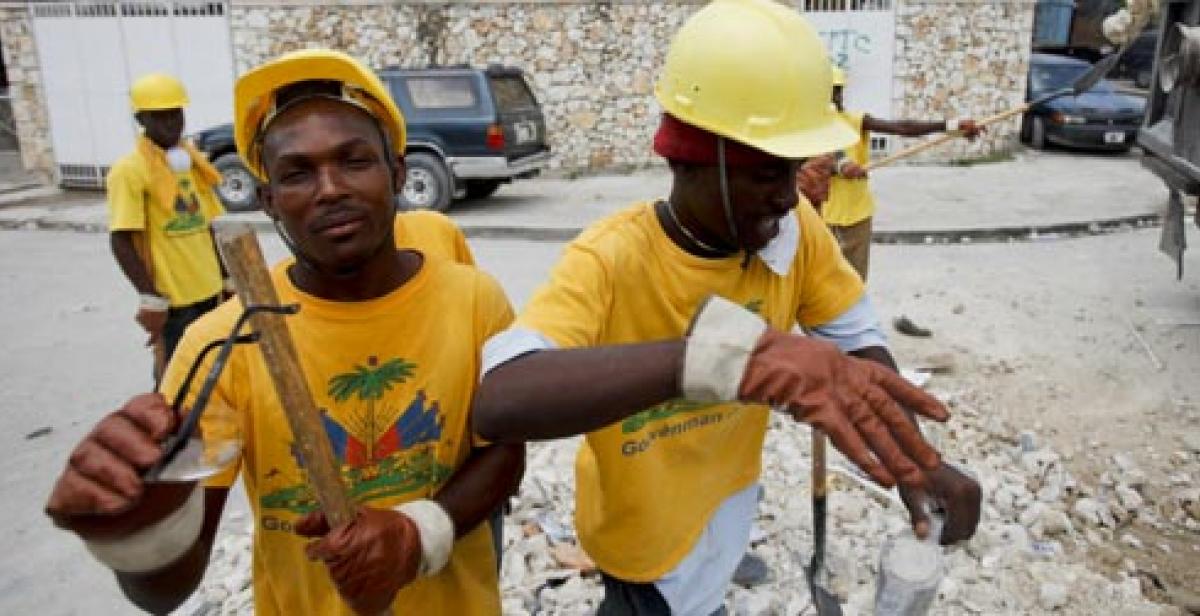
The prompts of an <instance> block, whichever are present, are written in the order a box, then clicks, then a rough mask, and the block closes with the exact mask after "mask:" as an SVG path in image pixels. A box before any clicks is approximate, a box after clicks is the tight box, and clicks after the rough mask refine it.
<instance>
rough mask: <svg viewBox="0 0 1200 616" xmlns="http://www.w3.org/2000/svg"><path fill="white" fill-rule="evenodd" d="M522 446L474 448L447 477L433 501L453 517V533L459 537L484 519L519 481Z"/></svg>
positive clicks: (523, 447) (521, 469)
mask: <svg viewBox="0 0 1200 616" xmlns="http://www.w3.org/2000/svg"><path fill="white" fill-rule="evenodd" d="M524 473H525V445H524V444H523V443H522V444H517V445H492V446H489V447H483V448H479V449H475V450H474V451H472V452H471V457H469V458H467V461H466V463H465V464H464V465H463V466H462V467H460V468H459V469H458V470H457V471H456V472H455V473H454V476H453V477H451V478H450V480H449V481H448V482H446V485H445V486H443V487H442V490H441V491H440V492H438V494H437V497H436V500H437V502H438V504H440V505H441V506H442V508H443V509H445V510H446V513H447V514H448V515H449V516H450V519H452V520H454V535H455V537H462V536H463V535H465V534H467V533H469V532H471V531H472V530H474V528H475V527H476V526H479V523H480V522H483V521H484V520H486V519H488V517H489V516H491V515H492V512H494V511H495V510H496V508H497V507H499V506H500V505H502V504H503V503H504V500H505V499H507V498H508V497H509V495H511V494H512V493H513V492H514V491H516V489H517V485H519V484H520V483H521V476H522V475H523V474H524Z"/></svg>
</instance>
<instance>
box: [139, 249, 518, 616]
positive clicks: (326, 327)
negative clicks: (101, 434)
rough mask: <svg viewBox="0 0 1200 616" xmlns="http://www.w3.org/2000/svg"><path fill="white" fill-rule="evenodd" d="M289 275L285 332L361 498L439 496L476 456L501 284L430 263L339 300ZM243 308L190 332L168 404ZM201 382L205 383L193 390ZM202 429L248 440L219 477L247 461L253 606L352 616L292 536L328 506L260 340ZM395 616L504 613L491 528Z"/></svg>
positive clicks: (239, 356) (281, 278)
mask: <svg viewBox="0 0 1200 616" xmlns="http://www.w3.org/2000/svg"><path fill="white" fill-rule="evenodd" d="M286 270H287V268H286V266H285V265H279V266H276V268H274V270H273V272H272V277H273V279H274V282H275V286H276V288H277V290H278V292H279V296H280V301H282V302H284V303H289V302H298V303H299V304H300V306H301V309H300V312H299V314H296V315H294V316H289V317H287V324H288V328H289V330H290V331H291V333H292V337H293V340H294V342H295V345H296V350H297V351H298V354H299V357H300V363H301V365H302V367H303V369H304V374H305V375H306V376H307V377H308V382H309V388H310V389H311V391H312V394H313V397H314V399H315V402H316V405H317V407H318V408H319V409H320V410H321V413H322V416H323V424H324V427H325V430H326V432H327V434H328V436H329V440H330V443H331V445H332V446H333V451H334V455H335V457H336V458H337V459H338V460H339V462H340V463H341V472H342V476H343V478H344V480H345V482H346V483H347V485H348V486H349V490H350V495H351V497H352V498H353V499H354V500H355V501H357V502H360V503H366V504H369V505H370V506H372V507H379V508H391V507H394V506H396V505H398V504H400V503H403V502H406V501H411V500H416V499H420V498H429V497H431V496H433V495H434V494H436V493H437V492H438V490H439V489H440V488H441V486H442V485H443V484H444V483H445V482H446V481H447V480H448V479H449V478H450V476H451V475H452V474H453V473H454V471H455V469H457V468H459V467H460V466H461V465H462V464H463V462H464V461H465V460H466V459H467V456H468V455H469V454H470V452H471V448H472V442H473V433H474V432H473V429H472V427H471V422H470V419H469V411H470V403H471V399H472V396H473V395H474V392H475V387H476V383H477V381H478V378H479V369H480V352H481V349H482V347H483V343H484V341H485V340H487V339H488V338H489V337H491V336H492V335H494V334H495V333H497V332H499V331H501V330H503V329H504V328H505V327H507V326H508V325H509V323H510V322H511V321H512V309H511V307H510V306H509V304H508V300H507V299H506V298H505V296H504V293H503V291H501V289H500V287H499V285H497V283H496V282H495V281H494V280H493V279H492V278H490V277H489V276H487V275H486V274H484V273H482V272H481V271H479V270H478V269H476V268H474V267H469V266H465V265H460V264H457V263H453V262H451V261H449V260H446V259H440V258H427V259H426V260H425V263H424V265H423V266H422V268H421V270H420V271H419V272H418V273H417V275H416V276H415V277H413V278H412V279H411V280H409V281H408V282H407V283H405V284H404V285H403V286H402V287H401V288H399V289H397V290H396V291H393V292H392V293H390V294H388V295H386V296H384V297H382V298H378V299H375V300H370V301H364V302H353V303H345V302H333V301H328V300H323V299H319V298H316V297H313V296H310V295H307V294H305V293H303V292H301V291H299V290H298V289H296V288H295V287H294V286H293V285H292V283H291V282H290V280H289V278H288V276H287V274H286ZM240 310H241V305H240V302H238V301H236V300H234V301H229V302H226V303H225V304H223V305H221V306H220V307H219V308H217V309H216V310H214V311H213V312H211V313H209V314H207V315H205V316H204V317H202V318H201V319H200V320H198V321H196V323H195V324H193V325H192V326H191V327H190V328H188V330H187V333H186V334H185V336H184V339H183V341H182V342H181V344H180V346H179V349H178V350H177V351H176V353H175V356H174V357H173V358H172V360H171V364H170V366H169V367H168V370H167V376H166V379H165V382H164V386H163V391H164V392H166V393H167V395H168V399H170V398H171V396H172V395H173V393H174V392H175V391H176V390H177V389H178V387H179V385H180V383H181V381H182V378H183V374H184V373H185V372H186V370H187V368H188V367H189V366H190V365H191V363H192V362H193V360H194V358H195V356H196V354H197V353H198V352H199V350H200V349H201V347H202V346H203V345H204V344H205V343H207V342H208V341H210V340H214V339H218V338H222V337H224V336H226V335H228V333H229V330H230V328H231V327H233V323H234V321H235V320H236V318H237V316H238V314H239V313H240ZM215 355H216V353H215V352H214V353H212V354H210V356H209V358H208V359H207V360H206V364H207V363H211V361H212V359H213V358H214V357H215ZM204 374H205V372H201V373H200V377H199V379H200V380H202V379H203V375H204ZM198 389H199V382H197V383H196V384H195V385H194V386H193V388H192V390H191V393H192V395H194V394H195V393H196V392H197V390H198ZM201 429H203V430H205V431H212V432H214V433H215V432H220V431H226V432H227V431H229V430H236V431H237V432H238V433H240V435H241V437H242V441H243V449H242V453H241V456H240V459H239V460H238V462H237V463H235V464H234V466H233V467H232V468H230V469H228V470H227V471H226V472H225V473H223V474H221V475H218V476H216V477H214V478H212V479H211V480H210V481H209V482H208V485H210V486H228V485H230V484H232V482H233V480H234V479H235V477H236V473H237V472H238V470H239V469H240V472H241V476H242V479H243V481H244V483H245V487H246V493H247V495H248V497H249V499H250V504H251V508H252V510H253V514H254V521H255V530H254V546H253V579H254V601H255V613H256V614H258V615H259V616H275V615H281V616H291V615H293V614H321V615H336V614H345V615H347V616H349V615H350V614H351V611H350V610H349V609H348V608H347V607H346V606H345V604H344V603H343V602H342V600H341V599H340V597H339V596H338V594H337V591H336V589H334V587H333V586H332V584H331V583H330V581H329V576H328V573H327V571H326V569H325V567H324V565H323V564H321V563H314V562H310V561H309V560H308V559H307V558H306V557H305V555H304V545H305V543H306V541H307V540H306V539H305V538H303V537H300V536H298V535H296V534H294V533H293V532H292V526H293V524H294V523H295V522H296V520H297V519H298V518H300V517H301V516H302V515H304V514H305V513H307V512H309V511H312V510H313V509H314V508H315V507H316V505H317V504H316V501H315V499H314V496H313V494H312V492H311V491H310V489H309V487H308V484H307V483H306V480H305V477H304V475H303V472H302V471H301V470H300V466H299V464H298V463H297V461H296V458H295V455H296V452H295V450H294V445H293V439H292V436H291V430H290V429H289V427H288V423H287V419H286V417H285V416H284V414H283V410H282V409H281V408H280V406H279V402H278V399H277V398H276V396H275V390H274V387H273V385H272V382H271V380H270V376H269V374H268V373H267V370H266V366H265V365H264V363H263V361H262V355H261V353H260V351H259V350H258V349H257V348H253V347H251V346H239V347H236V349H235V350H234V352H233V354H232V356H231V357H230V361H229V363H228V364H227V365H226V368H225V371H224V373H223V374H222V376H221V379H220V381H219V385H218V386H217V388H216V390H215V391H214V394H213V397H212V401H211V403H210V405H209V407H208V409H207V410H206V411H205V415H204V417H203V418H202V419H201ZM392 611H393V613H396V614H498V613H499V612H500V596H499V587H498V582H497V578H496V555H495V553H494V550H493V548H492V539H491V532H490V528H489V525H488V524H486V523H484V524H480V525H479V527H478V528H476V529H475V530H473V531H471V532H470V533H469V534H468V535H466V536H465V537H463V538H461V539H459V540H458V542H457V543H456V544H455V546H454V552H453V554H452V557H451V559H450V563H449V565H447V567H446V569H444V570H443V571H442V572H440V573H438V574H437V575H435V576H432V577H427V578H420V579H418V580H417V581H415V582H413V583H412V584H410V585H408V586H406V587H405V588H403V589H402V590H401V591H400V593H399V594H398V595H397V598H396V601H395V603H394V604H393V606H392Z"/></svg>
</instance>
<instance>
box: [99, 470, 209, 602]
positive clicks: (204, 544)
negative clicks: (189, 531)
mask: <svg viewBox="0 0 1200 616" xmlns="http://www.w3.org/2000/svg"><path fill="white" fill-rule="evenodd" d="M228 495H229V490H228V489H226V488H208V489H205V491H204V528H203V530H202V531H201V532H200V537H199V538H198V539H197V540H196V544H195V545H193V546H192V549H191V550H189V551H188V552H187V553H186V554H184V555H183V556H182V557H180V558H179V559H178V560H176V561H175V562H173V563H171V564H170V565H169V566H167V567H164V568H162V569H159V570H158V571H154V572H151V573H146V574H130V573H117V574H116V576H117V583H118V584H119V585H120V587H121V592H123V593H124V594H125V597H126V598H128V599H129V600H130V601H131V602H133V604H134V605H136V606H138V607H139V608H141V609H143V610H145V611H147V612H149V613H151V614H168V613H170V612H172V611H173V610H175V609H176V608H177V607H179V605H180V604H181V603H183V602H184V601H186V600H187V598H188V597H189V596H191V594H192V593H193V592H195V590H196V587H197V586H199V585H200V580H201V579H202V578H203V577H204V570H205V569H206V568H207V567H208V558H209V554H210V553H211V552H212V545H213V539H214V538H215V537H216V534H217V526H219V525H220V522H221V512H222V511H223V510H224V509H225V499H226V497H227V496H228Z"/></svg>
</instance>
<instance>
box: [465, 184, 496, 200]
mask: <svg viewBox="0 0 1200 616" xmlns="http://www.w3.org/2000/svg"><path fill="white" fill-rule="evenodd" d="M498 188H500V180H470V181H468V182H467V198H468V199H485V198H487V197H490V196H492V194H493V193H495V192H496V189H498Z"/></svg>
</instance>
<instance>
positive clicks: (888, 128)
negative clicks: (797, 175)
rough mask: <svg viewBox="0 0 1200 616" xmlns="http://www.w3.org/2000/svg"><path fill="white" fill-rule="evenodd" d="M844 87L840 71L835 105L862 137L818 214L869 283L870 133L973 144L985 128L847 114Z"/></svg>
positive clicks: (838, 166) (841, 163)
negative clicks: (942, 136)
mask: <svg viewBox="0 0 1200 616" xmlns="http://www.w3.org/2000/svg"><path fill="white" fill-rule="evenodd" d="M845 86H846V72H845V71H844V70H843V69H841V68H840V67H837V66H835V67H833V97H832V100H833V104H834V106H835V107H837V110H838V113H840V114H841V115H842V117H843V118H844V119H845V120H846V122H848V123H849V124H850V125H851V126H853V127H854V128H855V130H856V131H857V132H858V133H859V138H858V142H857V143H855V144H854V145H851V146H850V147H848V148H846V149H845V150H843V151H842V152H840V153H839V154H838V156H837V157H836V158H837V160H836V162H834V163H832V164H831V166H832V177H831V178H829V184H828V187H827V188H825V191H826V192H825V196H826V197H827V200H826V201H825V202H824V203H823V204H820V208H821V217H822V218H824V219H825V223H826V224H827V225H829V228H830V230H832V231H833V234H834V236H836V237H837V239H838V244H839V245H841V247H842V254H844V255H845V256H846V260H847V261H849V262H850V265H852V266H854V270H855V271H857V272H858V275H859V276H862V279H863V280H864V281H865V280H866V279H867V271H868V268H869V267H870V263H871V222H872V220H873V217H874V215H875V197H874V196H872V195H871V188H870V186H869V185H868V181H869V180H868V178H867V171H866V164H867V163H868V162H869V160H870V155H871V133H882V134H884V135H900V136H903V137H920V136H922V135H928V134H931V133H940V132H957V133H959V134H961V135H962V136H963V137H965V138H967V139H971V140H973V139H975V137H977V136H978V135H979V133H980V132H981V131H982V130H983V128H981V127H979V126H978V125H976V124H975V121H974V120H969V119H961V120H946V121H944V122H920V121H916V120H883V119H880V118H876V117H874V116H871V115H869V114H865V113H857V112H851V111H846V109H845V105H844V102H843V96H844V91H845ZM802 179H803V178H802ZM817 190H818V191H820V190H821V189H817Z"/></svg>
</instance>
